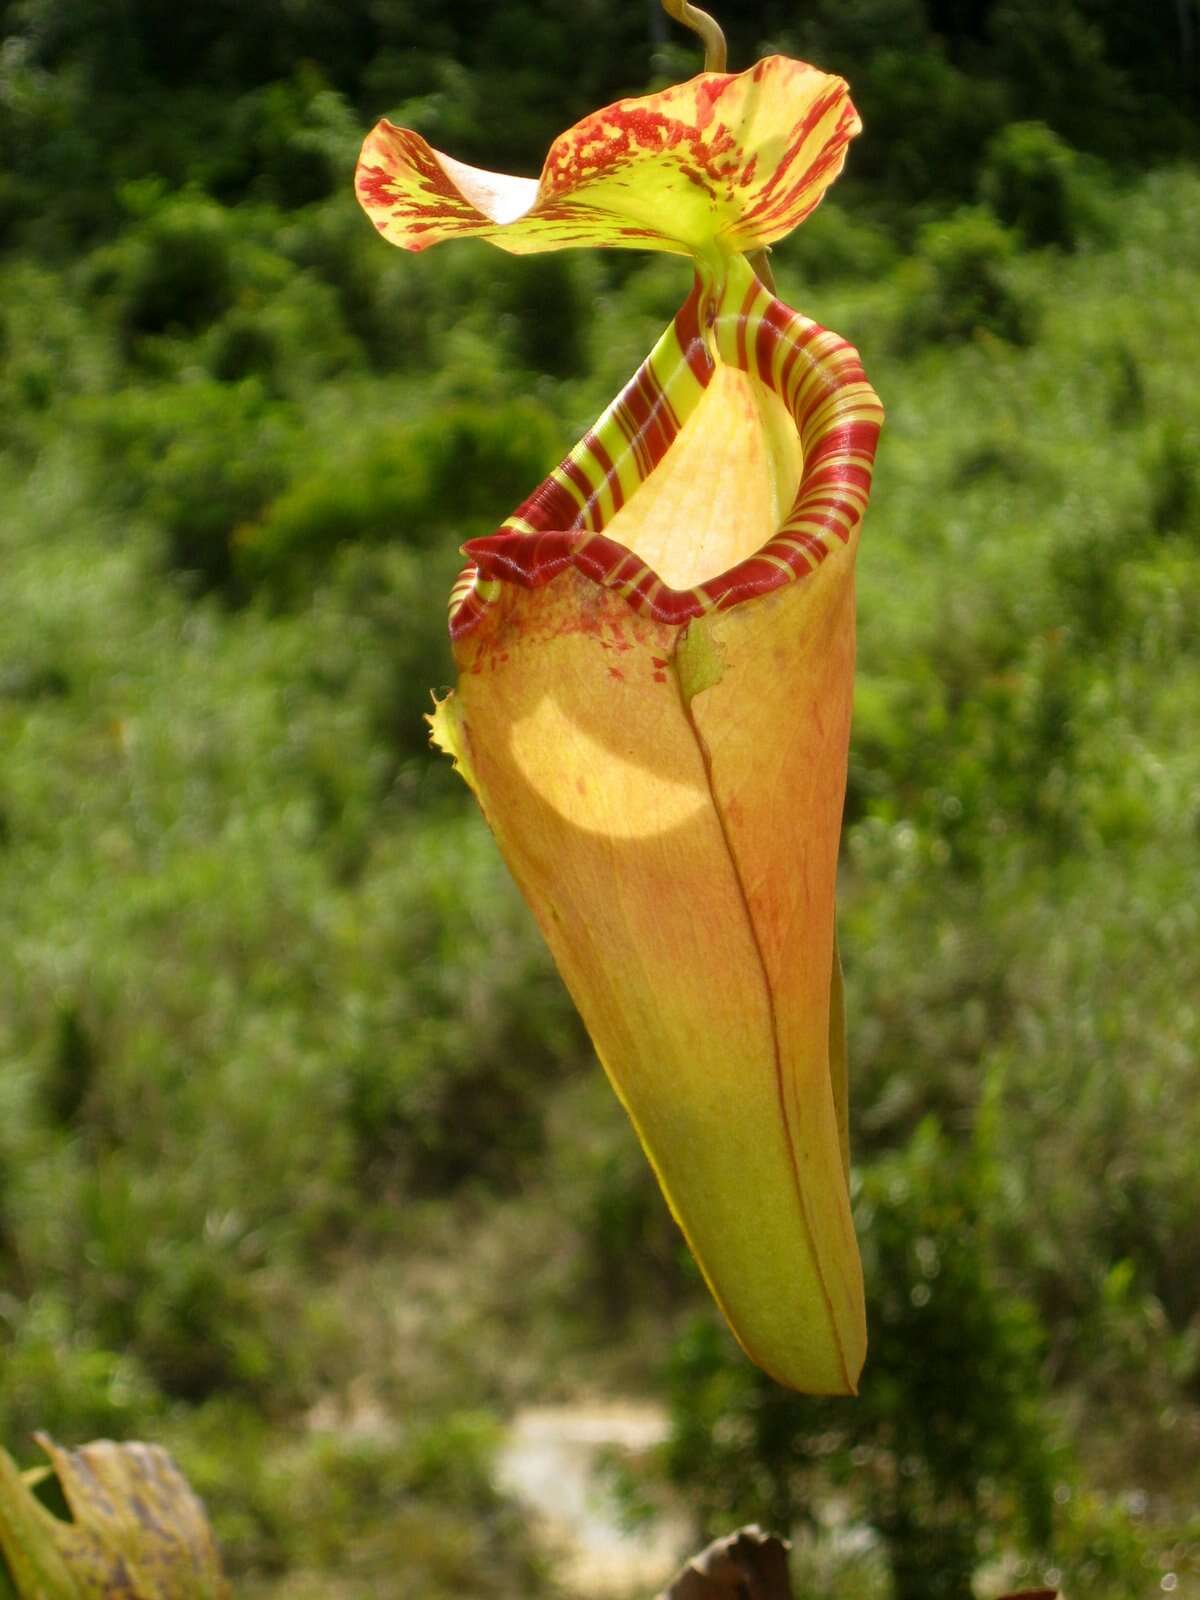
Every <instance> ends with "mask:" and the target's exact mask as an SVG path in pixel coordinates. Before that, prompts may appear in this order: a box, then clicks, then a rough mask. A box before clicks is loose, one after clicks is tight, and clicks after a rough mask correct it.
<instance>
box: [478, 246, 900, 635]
mask: <svg viewBox="0 0 1200 1600" xmlns="http://www.w3.org/2000/svg"><path fill="white" fill-rule="evenodd" d="M719 364H724V365H726V366H728V367H730V368H733V369H736V370H738V371H740V372H744V373H746V374H748V375H749V376H750V377H751V378H754V379H757V380H758V381H759V382H760V383H761V384H762V385H763V386H764V388H766V389H767V390H768V391H770V392H771V393H773V394H774V395H776V396H778V398H779V399H780V400H781V401H782V402H783V405H784V406H785V407H786V410H787V412H788V413H789V414H790V416H791V419H792V422H793V424H794V426H795V429H796V434H797V437H798V439H799V445H800V455H801V462H802V465H801V468H800V475H799V483H798V487H797V489H796V493H795V497H794V499H793V501H792V504H791V507H790V509H789V510H788V511H787V513H786V515H785V516H784V517H783V518H782V520H781V521H780V522H779V524H778V526H777V527H776V528H775V530H774V532H773V533H772V534H771V537H770V538H769V539H767V540H766V542H765V543H763V544H762V545H760V546H759V547H758V548H757V549H756V550H755V551H754V552H753V553H752V554H750V555H748V556H746V557H745V558H744V559H742V560H739V561H737V562H735V563H734V564H733V565H731V566H729V567H728V568H726V569H725V570H724V571H722V572H720V573H718V574H717V575H716V576H714V577H712V578H709V579H707V580H705V581H704V582H701V583H697V584H694V585H692V586H690V587H687V588H673V587H672V586H671V585H670V584H669V583H668V582H667V581H666V580H665V579H664V578H662V577H661V576H660V575H659V574H658V572H656V571H655V570H654V568H653V567H652V566H651V565H650V564H649V563H648V562H646V561H645V560H644V559H643V558H642V557H641V556H639V555H638V554H637V553H636V552H635V551H634V550H632V549H630V548H629V547H628V546H627V545H625V544H622V543H620V542H619V541H618V540H616V539H614V538H610V537H609V536H608V535H607V534H606V533H605V531H604V530H605V528H606V527H607V526H608V525H609V524H610V523H611V522H612V521H613V520H614V518H615V517H616V516H617V514H618V513H619V511H620V510H621V509H622V507H623V506H625V505H626V504H627V503H628V502H629V500H630V499H631V497H632V496H633V495H635V494H636V493H637V492H638V490H639V488H640V487H641V485H642V484H644V483H645V482H646V481H647V480H648V479H649V478H650V476H651V474H652V473H653V472H654V471H655V469H656V468H657V467H658V465H659V463H660V462H661V461H662V460H663V458H664V457H665V456H666V454H667V452H668V451H669V450H670V448H671V446H672V444H673V443H674V442H675V440H676V438H677V437H678V435H679V433H680V430H681V429H682V428H683V426H684V424H685V423H686V422H687V420H688V418H689V416H691V415H692V413H693V412H694V411H695V409H696V407H697V406H698V405H699V403H700V401H701V399H702V398H703V396H704V394H705V391H706V390H707V389H708V386H709V385H710V384H711V382H712V380H713V377H714V374H715V373H716V371H717V369H718V365H719ZM882 421H883V408H882V406H881V405H880V403H879V399H878V397H877V395H876V394H875V391H874V390H873V389H872V388H871V386H870V384H869V383H868V382H867V378H866V374H865V373H864V371H863V368H862V363H861V361H860V360H859V356H858V352H857V351H856V350H855V349H854V347H853V346H852V345H851V344H849V343H848V342H847V341H846V340H845V339H843V338H841V337H840V336H839V335H838V334H835V333H831V332H829V331H828V329H826V328H823V327H821V326H820V325H819V324H818V323H816V322H813V321H810V320H809V319H808V318H807V317H803V316H801V315H800V314H799V313H798V312H796V311H793V310H791V308H790V307H788V306H785V305H784V304H783V303H782V302H781V301H780V300H777V299H776V298H775V297H774V296H773V295H772V294H771V293H770V292H769V291H768V290H767V289H766V288H765V287H764V286H763V285H762V284H761V283H760V282H759V280H758V279H757V278H756V277H755V276H754V273H753V272H752V270H751V269H750V267H749V265H748V263H747V262H746V261H745V260H744V259H743V258H741V257H739V258H736V259H735V260H734V262H733V263H732V264H731V266H730V269H729V271H728V273H727V274H726V276H725V279H724V281H723V283H722V284H721V285H720V286H719V288H718V287H715V286H713V285H712V284H710V283H707V282H706V281H705V279H704V278H702V277H701V276H700V275H697V278H696V281H695V283H694V285H693V287H692V292H691V294H690V295H689V296H688V299H687V301H686V302H685V303H684V305H683V306H682V307H681V308H680V310H679V312H678V313H677V315H676V317H675V319H674V321H673V322H672V323H671V325H670V327H669V328H668V329H667V331H666V332H665V333H664V334H663V336H662V338H661V339H660V340H659V342H658V344H657V345H656V346H655V348H654V350H653V351H652V352H651V354H650V356H649V357H648V358H647V359H646V361H645V362H643V364H642V366H641V367H640V368H639V369H638V371H637V372H636V373H635V375H634V376H633V378H632V379H631V380H630V381H629V383H628V384H626V386H625V388H624V389H623V390H622V391H621V393H620V394H619V395H618V397H617V398H616V400H615V401H614V402H613V403H612V405H611V406H609V408H608V409H607V411H605V413H604V415H603V416H602V417H601V418H600V419H599V420H598V421H597V422H596V424H595V426H594V427H593V428H591V429H590V430H589V431H588V432H587V433H586V434H585V435H584V436H583V438H582V439H581V440H580V441H579V443H578V444H577V445H576V446H575V447H574V449H573V450H572V451H571V452H570V453H569V455H567V456H566V458H565V459H564V460H563V461H562V463H561V464H560V465H559V466H558V467H556V468H555V469H554V471H553V472H552V473H551V474H550V475H549V477H548V478H546V479H545V481H544V482H543V483H541V484H540V485H539V486H538V488H537V489H535V490H534V492H533V493H532V494H531V495H530V496H529V498H528V499H527V500H525V501H524V503H523V504H522V505H520V506H519V507H518V508H517V510H516V511H515V512H514V513H513V514H512V516H510V517H508V518H507V519H506V520H505V521H504V522H503V523H502V524H501V525H500V527H499V528H498V529H497V531H496V532H495V533H493V534H489V535H487V536H486V537H485V538H481V539H472V540H470V541H469V542H468V543H466V544H464V545H463V554H464V555H465V556H466V557H467V558H468V563H469V564H468V565H467V566H466V567H465V568H464V569H463V571H462V573H461V574H460V575H459V578H458V580H457V582H456V583H455V585H454V588H453V590H452V591H451V596H450V634H451V637H452V638H455V639H459V638H462V637H463V636H465V635H466V634H468V633H470V632H471V631H472V630H473V629H474V628H476V627H478V625H479V624H480V622H482V621H483V619H484V618H485V617H486V615H487V614H488V611H489V609H490V608H491V607H492V606H494V605H495V603H496V602H497V600H498V599H499V598H500V595H501V594H502V592H503V585H504V584H506V583H509V584H514V585H517V586H518V587H520V588H524V589H537V588H540V587H541V586H542V585H543V584H546V583H549V582H550V581H551V580H552V579H553V578H555V577H556V576H557V575H558V574H559V573H560V572H562V571H564V570H565V569H566V568H567V567H572V566H573V567H574V568H575V569H576V570H577V571H578V572H580V573H581V574H582V575H583V576H584V577H586V578H588V579H590V580H591V581H592V582H593V583H596V584H597V585H599V586H601V587H603V588H606V589H612V590H615V591H616V592H617V593H619V594H620V595H621V596H622V598H623V599H624V600H625V601H626V603H627V604H628V605H629V606H630V607H631V608H632V609H633V610H634V611H635V612H637V613H638V614H639V615H641V616H644V617H649V618H653V619H654V620H655V621H657V622H663V623H667V624H670V625H673V626H678V627H682V626H683V625H685V624H686V623H688V622H690V621H691V620H692V619H693V618H695V617H699V616H704V615H705V614H707V613H708V612H711V611H723V610H727V609H728V608H729V607H730V606H735V605H740V604H742V603H743V602H744V601H747V600H751V599H754V598H756V597H757V596H759V595H763V594H769V593H770V592H771V591H772V590H774V589H778V588H781V587H782V586H783V585H785V584H788V583H793V582H795V581H796V580H797V579H799V578H803V577H804V576H806V575H807V574H808V573H810V572H812V571H814V570H815V569H816V568H817V567H818V566H819V565H820V564H821V562H822V561H824V559H825V557H826V556H827V555H829V554H830V553H831V551H833V550H834V549H837V548H839V547H845V546H847V545H849V544H850V543H851V542H852V541H853V539H854V538H855V536H856V534H857V531H858V527H859V524H860V522H861V521H862V516H863V513H864V511H865V510H866V505H867V499H868V497H869V494H870V487H871V471H872V466H873V463H874V459H875V449H876V445H877V443H878V438H879V429H880V426H881V424H882Z"/></svg>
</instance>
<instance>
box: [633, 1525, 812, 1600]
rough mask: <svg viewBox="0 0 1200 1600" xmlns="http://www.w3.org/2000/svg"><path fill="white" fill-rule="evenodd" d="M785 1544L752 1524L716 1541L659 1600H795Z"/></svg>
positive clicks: (680, 1575) (665, 1590)
mask: <svg viewBox="0 0 1200 1600" xmlns="http://www.w3.org/2000/svg"><path fill="white" fill-rule="evenodd" d="M787 1550H788V1547H787V1545H786V1543H785V1542H784V1541H783V1540H782V1539H779V1538H777V1537H776V1536H775V1535H774V1534H773V1533H764V1532H763V1531H762V1529H761V1528H758V1527H755V1526H754V1525H753V1524H752V1525H751V1526H750V1527H747V1528H739V1529H738V1530H737V1532H736V1533H731V1534H728V1535H727V1536H726V1537H725V1538H724V1539H716V1540H714V1542H713V1543H712V1544H710V1545H709V1546H708V1548H707V1549H706V1550H702V1551H701V1552H700V1554H699V1555H698V1556H693V1558H692V1559H691V1560H690V1561H689V1562H688V1564H687V1566H686V1567H684V1569H683V1571H682V1572H681V1573H680V1574H679V1576H678V1577H677V1578H675V1579H674V1580H673V1581H672V1582H671V1583H669V1584H668V1585H667V1587H666V1588H665V1589H664V1590H663V1592H662V1594H661V1595H659V1596H658V1600H792V1585H791V1579H790V1578H789V1576H788V1564H787Z"/></svg>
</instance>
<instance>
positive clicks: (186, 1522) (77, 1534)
mask: <svg viewBox="0 0 1200 1600" xmlns="http://www.w3.org/2000/svg"><path fill="white" fill-rule="evenodd" d="M36 1438H37V1442H38V1443H39V1444H40V1445H41V1447H42V1449H43V1450H44V1451H45V1452H46V1454H47V1455H48V1456H49V1457H50V1461H51V1464H52V1466H53V1468H54V1471H55V1472H56V1473H57V1475H58V1481H59V1483H60V1484H61V1486H62V1491H63V1494H64V1496H65V1497H66V1502H67V1505H68V1507H69V1509H70V1512H71V1517H72V1520H71V1521H70V1522H64V1521H62V1520H61V1518H59V1517H56V1516H53V1515H52V1514H51V1513H50V1512H49V1511H48V1510H47V1509H46V1508H45V1506H43V1505H42V1504H41V1503H40V1501H38V1500H37V1499H36V1497H35V1496H34V1495H33V1493H32V1492H31V1489H30V1486H29V1484H28V1482H27V1481H26V1478H27V1477H28V1474H26V1475H24V1476H23V1475H22V1474H21V1473H20V1472H18V1470H17V1468H16V1466H15V1465H14V1464H13V1462H12V1461H11V1459H10V1458H9V1457H8V1456H7V1455H6V1454H5V1452H4V1451H3V1450H0V1551H2V1552H3V1554H4V1558H5V1560H6V1561H7V1563H8V1567H9V1570H10V1572H11V1574H12V1578H13V1582H14V1583H15V1585H16V1590H17V1595H18V1596H19V1600H228V1596H229V1589H228V1587H227V1585H226V1583H225V1579H224V1577H223V1576H222V1573H221V1562H220V1557H219V1556H218V1554H217V1547H216V1543H215V1541H214V1540H213V1536H212V1531H211V1529H210V1528H209V1526H208V1521H207V1519H206V1517H205V1515H204V1507H203V1506H202V1505H201V1504H200V1501H199V1500H198V1499H197V1498H196V1496H195V1495H194V1494H193V1493H192V1491H191V1489H190V1488H189V1487H188V1484H187V1480H186V1479H185V1478H184V1477H183V1475H182V1473H181V1472H180V1471H179V1469H178V1468H177V1467H176V1466H175V1464H174V1462H173V1461H172V1460H171V1458H170V1456H169V1455H168V1454H167V1453H166V1451H165V1450H163V1449H162V1448H161V1447H160V1446H158V1445H152V1444H113V1443H111V1442H110V1441H109V1440H106V1439H102V1440H99V1441H98V1442H97V1443H95V1444H87V1445H84V1446H83V1447H82V1448H81V1449H79V1450H65V1449H63V1448H62V1447H61V1446H59V1445H56V1444H55V1443H54V1441H53V1440H52V1439H50V1438H48V1437H47V1436H46V1435H45V1434H38V1435H36Z"/></svg>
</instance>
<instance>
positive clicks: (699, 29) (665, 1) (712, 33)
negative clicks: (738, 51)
mask: <svg viewBox="0 0 1200 1600" xmlns="http://www.w3.org/2000/svg"><path fill="white" fill-rule="evenodd" d="M662 8H663V10H664V11H665V12H666V13H667V15H668V16H669V17H670V18H671V19H672V20H673V21H675V22H682V23H683V25H684V27H685V28H690V29H691V30H692V32H693V33H694V34H696V35H697V37H698V38H699V39H700V40H701V42H702V43H703V45H704V70H705V72H724V71H725V62H726V59H727V55H728V52H727V50H726V47H725V35H724V33H722V31H721V25H720V23H719V22H718V21H717V19H716V18H715V17H710V16H709V14H708V12H707V11H701V9H700V7H699V6H693V5H689V4H688V0H662Z"/></svg>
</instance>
